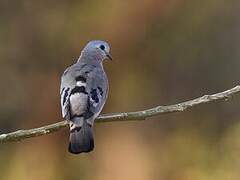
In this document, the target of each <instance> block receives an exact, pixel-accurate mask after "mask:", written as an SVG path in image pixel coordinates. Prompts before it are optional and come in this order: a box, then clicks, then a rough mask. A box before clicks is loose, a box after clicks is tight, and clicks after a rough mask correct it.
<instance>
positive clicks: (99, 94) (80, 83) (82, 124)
mask: <svg viewBox="0 0 240 180" xmlns="http://www.w3.org/2000/svg"><path fill="white" fill-rule="evenodd" d="M105 59H109V60H112V57H111V55H110V46H109V45H108V43H107V42H105V41H101V40H93V41H90V42H88V43H87V45H86V46H85V47H84V48H83V50H82V52H81V55H80V57H79V58H78V60H77V62H76V63H75V64H73V65H72V66H70V67H68V68H67V69H66V70H65V71H64V73H63V75H62V77H61V87H60V95H61V107H62V116H63V118H64V119H66V120H67V121H68V122H69V127H70V137H69V146H68V151H69V152H70V153H73V154H79V153H88V152H90V151H92V150H93V149H94V137H93V125H94V120H95V119H96V118H97V117H98V115H99V114H100V112H101V111H102V109H103V106H104V104H105V102H106V99H107V96H108V89H109V85H108V78H107V75H106V73H105V71H104V69H103V60H105Z"/></svg>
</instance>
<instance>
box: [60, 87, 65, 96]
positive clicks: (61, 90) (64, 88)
mask: <svg viewBox="0 0 240 180" xmlns="http://www.w3.org/2000/svg"><path fill="white" fill-rule="evenodd" d="M64 90H65V87H64V88H62V90H61V92H60V95H62V93H63V91H64Z"/></svg>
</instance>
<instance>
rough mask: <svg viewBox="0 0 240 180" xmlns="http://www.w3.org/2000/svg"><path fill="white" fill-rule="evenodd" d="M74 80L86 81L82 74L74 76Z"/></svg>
mask: <svg viewBox="0 0 240 180" xmlns="http://www.w3.org/2000/svg"><path fill="white" fill-rule="evenodd" d="M75 80H76V81H81V82H84V83H85V82H86V81H87V79H86V78H85V77H83V76H77V77H76V78H75Z"/></svg>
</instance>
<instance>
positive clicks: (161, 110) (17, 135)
mask: <svg viewBox="0 0 240 180" xmlns="http://www.w3.org/2000/svg"><path fill="white" fill-rule="evenodd" d="M239 92H240V86H236V87H234V88H232V89H229V90H226V91H223V92H220V93H217V94H212V95H204V96H202V97H199V98H196V99H193V100H190V101H186V102H182V103H179V104H174V105H169V106H157V107H154V108H151V109H147V110H143V111H136V112H123V113H114V114H107V115H101V116H99V117H98V118H97V119H96V122H115V121H136V120H145V119H146V118H148V117H152V116H156V115H159V114H166V113H174V112H182V111H184V110H186V109H188V108H191V107H193V106H196V105H199V104H204V103H209V102H213V101H218V100H222V99H229V97H231V96H232V95H234V94H237V93H239ZM66 126H68V122H67V121H61V122H58V123H55V124H51V125H47V126H43V127H40V128H34V129H28V130H18V131H15V132H11V133H8V134H1V135H0V143H5V142H12V141H20V140H23V139H26V138H31V137H37V136H42V135H45V134H50V133H53V132H56V131H58V130H60V129H62V128H64V127H66Z"/></svg>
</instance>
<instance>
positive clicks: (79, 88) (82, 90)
mask: <svg viewBox="0 0 240 180" xmlns="http://www.w3.org/2000/svg"><path fill="white" fill-rule="evenodd" d="M75 93H83V94H88V93H87V92H86V89H85V87H84V86H80V87H79V86H76V87H75V88H73V89H72V91H71V94H75Z"/></svg>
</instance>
